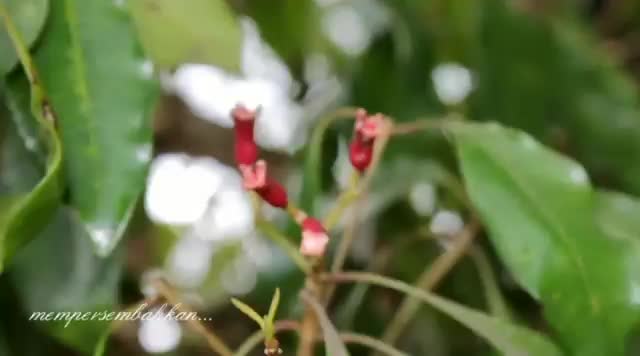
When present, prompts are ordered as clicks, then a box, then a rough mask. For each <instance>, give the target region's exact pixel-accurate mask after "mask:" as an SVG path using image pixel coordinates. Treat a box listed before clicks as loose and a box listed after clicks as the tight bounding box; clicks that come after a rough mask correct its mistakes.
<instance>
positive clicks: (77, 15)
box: [35, 0, 158, 255]
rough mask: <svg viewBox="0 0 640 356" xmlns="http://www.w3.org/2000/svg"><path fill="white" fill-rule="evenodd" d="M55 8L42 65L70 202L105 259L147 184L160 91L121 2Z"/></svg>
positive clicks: (88, 1) (41, 49)
mask: <svg viewBox="0 0 640 356" xmlns="http://www.w3.org/2000/svg"><path fill="white" fill-rule="evenodd" d="M51 5H52V6H51V13H50V16H49V17H50V18H49V22H48V26H47V27H46V30H45V34H44V36H43V37H42V38H41V42H40V45H39V46H38V50H37V52H36V53H35V59H36V64H37V66H38V67H39V69H40V72H41V74H42V81H43V83H44V86H45V88H46V90H47V91H48V93H49V94H50V98H51V103H52V106H53V107H54V109H55V111H56V113H57V114H58V119H59V121H58V126H59V128H60V132H61V138H62V145H63V148H64V151H65V157H64V163H65V169H66V174H67V180H68V182H69V184H70V203H71V205H72V206H73V208H75V209H76V210H77V211H78V212H79V215H80V218H81V219H82V221H83V222H84V224H85V226H86V228H87V231H88V232H89V235H90V236H91V238H92V240H93V241H94V244H95V246H96V251H97V252H98V253H99V254H101V255H106V254H108V253H109V252H110V251H111V250H112V249H113V248H114V246H115V245H116V244H117V242H118V240H119V239H120V237H121V236H122V234H123V232H124V231H125V229H126V227H127V223H128V220H129V218H130V215H131V213H132V211H133V209H134V206H135V204H136V200H137V198H138V196H139V194H140V192H141V191H142V188H143V185H144V181H145V175H146V170H147V165H148V163H149V160H150V159H151V150H152V140H151V125H150V123H151V115H150V114H151V112H150V111H151V110H150V109H151V108H152V104H153V103H154V102H155V98H156V96H157V87H158V85H157V82H156V81H155V80H153V76H152V73H151V71H152V69H151V67H152V66H151V64H150V62H148V61H145V60H144V59H143V58H142V56H141V53H140V51H138V46H137V43H136V39H135V36H134V31H133V27H132V25H131V24H130V21H129V17H128V15H127V12H126V9H125V8H123V7H119V6H118V5H117V2H115V1H99V0H61V1H54V2H52V4H51ZM62 54H64V55H62Z"/></svg>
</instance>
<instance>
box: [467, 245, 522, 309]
mask: <svg viewBox="0 0 640 356" xmlns="http://www.w3.org/2000/svg"><path fill="white" fill-rule="evenodd" d="M469 252H470V253H469V255H470V256H471V260H472V261H473V263H474V264H475V265H476V269H477V270H478V275H479V276H480V280H481V281H482V285H483V287H484V295H485V299H486V300H487V304H488V307H489V310H491V313H492V314H493V315H495V316H497V317H499V318H502V319H504V320H511V319H512V316H511V313H510V312H509V307H508V306H507V302H506V301H505V300H504V297H503V296H502V293H500V287H499V286H498V282H497V281H496V276H495V274H494V273H493V269H492V268H491V263H490V262H489V258H488V257H487V254H486V253H485V252H484V251H483V250H482V249H481V248H480V247H478V246H475V248H472V249H471V251H469Z"/></svg>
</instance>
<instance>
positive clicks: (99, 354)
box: [93, 328, 111, 356]
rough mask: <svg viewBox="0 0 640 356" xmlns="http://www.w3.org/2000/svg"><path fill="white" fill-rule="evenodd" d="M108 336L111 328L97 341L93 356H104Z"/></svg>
mask: <svg viewBox="0 0 640 356" xmlns="http://www.w3.org/2000/svg"><path fill="white" fill-rule="evenodd" d="M109 336H111V328H107V329H106V330H105V331H104V333H103V334H102V336H101V337H100V339H98V343H97V344H96V348H95V350H94V351H93V356H104V353H105V351H106V350H107V343H108V342H109Z"/></svg>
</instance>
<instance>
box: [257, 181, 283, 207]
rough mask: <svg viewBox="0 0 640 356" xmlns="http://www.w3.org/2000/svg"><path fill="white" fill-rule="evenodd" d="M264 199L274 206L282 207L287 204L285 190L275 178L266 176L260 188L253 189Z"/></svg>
mask: <svg viewBox="0 0 640 356" xmlns="http://www.w3.org/2000/svg"><path fill="white" fill-rule="evenodd" d="M255 191H256V193H258V195H260V197H261V198H262V199H264V201H266V202H267V203H269V204H270V205H272V206H275V207H276V208H281V209H284V208H286V207H287V205H289V198H288V197H287V191H286V190H285V189H284V187H283V186H282V185H281V184H280V183H278V181H276V180H275V179H271V178H269V177H267V182H266V184H265V185H264V187H262V188H258V189H256V190H255Z"/></svg>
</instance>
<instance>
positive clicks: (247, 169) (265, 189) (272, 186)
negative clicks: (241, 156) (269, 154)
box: [238, 160, 289, 208]
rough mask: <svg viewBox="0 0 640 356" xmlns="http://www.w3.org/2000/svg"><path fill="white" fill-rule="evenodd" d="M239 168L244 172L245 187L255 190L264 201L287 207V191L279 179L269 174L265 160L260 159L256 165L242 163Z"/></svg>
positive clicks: (243, 181)
mask: <svg viewBox="0 0 640 356" xmlns="http://www.w3.org/2000/svg"><path fill="white" fill-rule="evenodd" d="M238 168H239V169H240V173H242V183H243V185H244V187H245V189H249V190H253V191H255V192H256V193H257V194H258V195H260V197H261V198H262V199H263V200H264V201H266V202H267V203H269V204H270V205H273V206H275V207H276V208H286V207H287V205H288V204H289V199H288V197H287V191H286V190H285V189H284V187H283V186H282V185H281V184H280V183H278V181H276V180H275V179H272V178H270V177H269V176H268V175H267V163H266V162H265V161H264V160H259V161H257V162H256V163H255V164H254V165H240V166H239V167H238Z"/></svg>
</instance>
